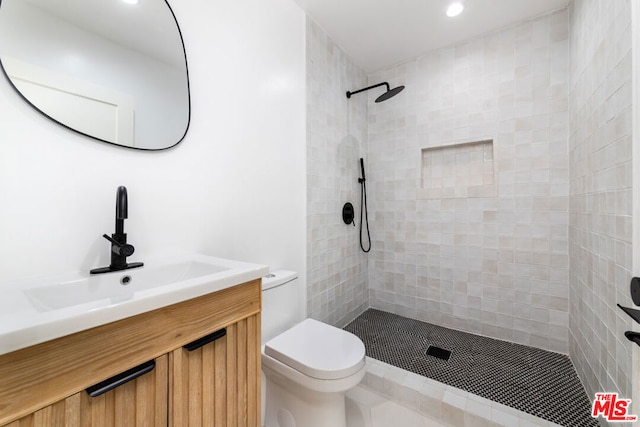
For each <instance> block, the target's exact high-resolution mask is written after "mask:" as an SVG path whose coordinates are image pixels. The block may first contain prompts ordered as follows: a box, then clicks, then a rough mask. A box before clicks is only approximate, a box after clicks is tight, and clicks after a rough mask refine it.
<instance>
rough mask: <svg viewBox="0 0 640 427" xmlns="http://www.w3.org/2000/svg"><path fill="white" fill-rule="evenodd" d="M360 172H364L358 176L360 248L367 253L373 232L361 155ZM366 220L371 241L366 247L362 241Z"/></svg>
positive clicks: (368, 238)
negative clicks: (371, 230) (371, 231)
mask: <svg viewBox="0 0 640 427" xmlns="http://www.w3.org/2000/svg"><path fill="white" fill-rule="evenodd" d="M360 172H362V178H358V182H359V183H360V248H361V249H362V251H363V252H365V253H367V252H369V251H370V250H371V234H370V233H369V213H368V210H367V185H366V181H367V180H366V178H365V177H364V159H363V158H362V157H360ZM363 212H364V222H363V221H362V214H363ZM365 222H366V226H367V240H368V241H369V245H368V246H369V247H368V248H367V249H365V248H364V244H363V243H362V224H364V223H365Z"/></svg>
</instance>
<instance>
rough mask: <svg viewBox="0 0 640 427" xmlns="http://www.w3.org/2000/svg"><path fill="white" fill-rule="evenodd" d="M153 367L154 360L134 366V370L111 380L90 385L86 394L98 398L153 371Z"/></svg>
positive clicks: (115, 376) (154, 364)
mask: <svg viewBox="0 0 640 427" xmlns="http://www.w3.org/2000/svg"><path fill="white" fill-rule="evenodd" d="M155 367H156V362H155V360H150V361H148V362H145V363H143V364H142V365H138V366H136V367H135V368H131V369H129V370H127V371H124V372H122V373H120V374H118V375H114V376H113V377H111V378H107V379H106V380H104V381H102V382H99V383H98V384H96V385H92V386H91V387H89V388H87V390H86V392H87V393H88V394H89V396H91V397H98V396H100V395H101V394H104V393H106V392H108V391H111V390H113V389H114V388H116V387H118V386H121V385H122V384H125V383H128V382H129V381H131V380H135V379H136V378H138V377H141V376H142V375H144V374H146V373H147V372H151V371H153V368H155Z"/></svg>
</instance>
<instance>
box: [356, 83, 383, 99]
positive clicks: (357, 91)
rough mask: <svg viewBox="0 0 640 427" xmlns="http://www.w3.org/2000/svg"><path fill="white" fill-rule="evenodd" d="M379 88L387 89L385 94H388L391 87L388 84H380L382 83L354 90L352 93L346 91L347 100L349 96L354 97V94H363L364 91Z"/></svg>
mask: <svg viewBox="0 0 640 427" xmlns="http://www.w3.org/2000/svg"><path fill="white" fill-rule="evenodd" d="M380 86H386V87H387V92H389V91H390V90H391V87H390V86H389V83H387V82H382V83H378V84H377V85H373V86H369V87H365V88H364V89H359V90H356V91H354V92H351V91H347V98H351V95H355V94H356V93H360V92H364V91H365V90H369V89H373V88H376V87H380Z"/></svg>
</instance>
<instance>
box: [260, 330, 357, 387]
mask: <svg viewBox="0 0 640 427" xmlns="http://www.w3.org/2000/svg"><path fill="white" fill-rule="evenodd" d="M263 355H265V356H268V357H269V358H270V359H272V360H273V361H276V362H278V363H279V364H281V365H284V366H287V367H289V368H291V369H292V370H294V371H297V372H298V373H300V374H301V375H304V376H306V377H310V378H313V379H317V380H330V381H333V380H340V379H343V378H348V377H350V376H352V375H354V374H356V373H358V372H359V371H360V370H361V369H362V368H363V367H364V365H365V348H364V344H363V343H362V341H361V340H360V339H359V338H358V337H356V336H355V335H353V334H351V333H349V332H347V331H344V330H342V329H338V328H336V327H333V326H330V325H327V324H325V323H322V322H318V321H317V320H314V319H306V320H304V321H302V322H300V323H298V324H297V325H295V326H294V327H292V328H290V329H289V330H287V331H285V332H283V333H282V334H280V335H278V336H277V337H275V338H273V339H272V340H270V341H269V342H267V343H266V344H265V346H264V350H263ZM267 363H269V362H267ZM274 365H275V364H274Z"/></svg>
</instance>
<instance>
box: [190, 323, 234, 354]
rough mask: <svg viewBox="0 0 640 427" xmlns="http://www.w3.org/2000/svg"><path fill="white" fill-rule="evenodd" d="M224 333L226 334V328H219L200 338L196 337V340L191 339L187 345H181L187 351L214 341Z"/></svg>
mask: <svg viewBox="0 0 640 427" xmlns="http://www.w3.org/2000/svg"><path fill="white" fill-rule="evenodd" d="M225 335H227V329H226V328H224V329H220V330H219V331H215V332H214V333H212V334H209V335H205V336H204V337H202V338H198V339H197V340H195V341H192V342H190V343H189V344H187V345H183V346H182V348H184V349H185V350H187V351H193V350H197V349H199V348H200V347H202V346H204V345H207V344H209V343H210V342H214V341H215V340H217V339H220V338H222V337H224V336H225Z"/></svg>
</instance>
